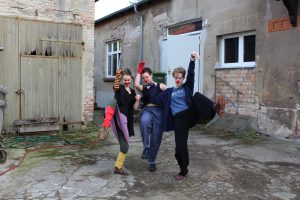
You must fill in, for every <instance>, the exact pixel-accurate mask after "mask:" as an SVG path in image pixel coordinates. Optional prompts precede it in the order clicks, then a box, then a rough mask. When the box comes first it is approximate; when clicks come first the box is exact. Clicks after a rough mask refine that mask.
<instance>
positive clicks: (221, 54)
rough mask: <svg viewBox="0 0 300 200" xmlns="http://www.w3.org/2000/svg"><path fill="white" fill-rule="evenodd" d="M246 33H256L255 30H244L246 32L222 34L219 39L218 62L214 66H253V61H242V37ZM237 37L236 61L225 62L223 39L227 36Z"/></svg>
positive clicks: (227, 37) (246, 34)
mask: <svg viewBox="0 0 300 200" xmlns="http://www.w3.org/2000/svg"><path fill="white" fill-rule="evenodd" d="M248 35H256V34H255V31H251V32H246V33H238V34H231V35H224V36H222V37H221V39H220V41H219V42H220V43H219V63H217V64H216V66H215V68H245V67H247V68H248V67H255V66H256V64H255V61H251V62H244V61H243V60H244V52H243V50H244V37H245V36H248ZM235 37H238V38H239V47H238V48H239V56H238V62H236V63H225V62H224V57H225V39H229V38H235Z"/></svg>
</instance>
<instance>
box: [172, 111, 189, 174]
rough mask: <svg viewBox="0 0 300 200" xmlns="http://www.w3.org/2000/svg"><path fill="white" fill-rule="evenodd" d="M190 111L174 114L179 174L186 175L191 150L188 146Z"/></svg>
mask: <svg viewBox="0 0 300 200" xmlns="http://www.w3.org/2000/svg"><path fill="white" fill-rule="evenodd" d="M188 117H189V111H188V110H185V111H182V112H179V113H177V114H176V115H175V116H174V131H175V146H176V147H175V148H176V149H175V158H176V160H177V163H178V165H179V167H180V173H179V175H182V176H185V175H187V173H188V166H189V151H188V146H187V141H188V135H189V119H188Z"/></svg>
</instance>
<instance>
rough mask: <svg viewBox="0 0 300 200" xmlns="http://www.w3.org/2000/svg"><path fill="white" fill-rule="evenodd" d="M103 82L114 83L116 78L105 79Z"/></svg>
mask: <svg viewBox="0 0 300 200" xmlns="http://www.w3.org/2000/svg"><path fill="white" fill-rule="evenodd" d="M103 81H104V82H114V81H115V78H114V77H105V78H103Z"/></svg>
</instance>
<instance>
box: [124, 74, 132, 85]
mask: <svg viewBox="0 0 300 200" xmlns="http://www.w3.org/2000/svg"><path fill="white" fill-rule="evenodd" d="M131 79H132V78H131V76H129V75H123V83H124V86H125V87H129V86H130V84H131Z"/></svg>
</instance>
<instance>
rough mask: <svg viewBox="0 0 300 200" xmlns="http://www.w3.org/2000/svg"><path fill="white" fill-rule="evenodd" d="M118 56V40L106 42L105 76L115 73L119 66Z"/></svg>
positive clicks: (111, 75) (119, 54)
mask: <svg viewBox="0 0 300 200" xmlns="http://www.w3.org/2000/svg"><path fill="white" fill-rule="evenodd" d="M120 57H121V48H120V41H119V40H117V41H113V42H108V43H107V44H106V77H114V76H115V75H116V70H117V69H118V68H119V67H120Z"/></svg>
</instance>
